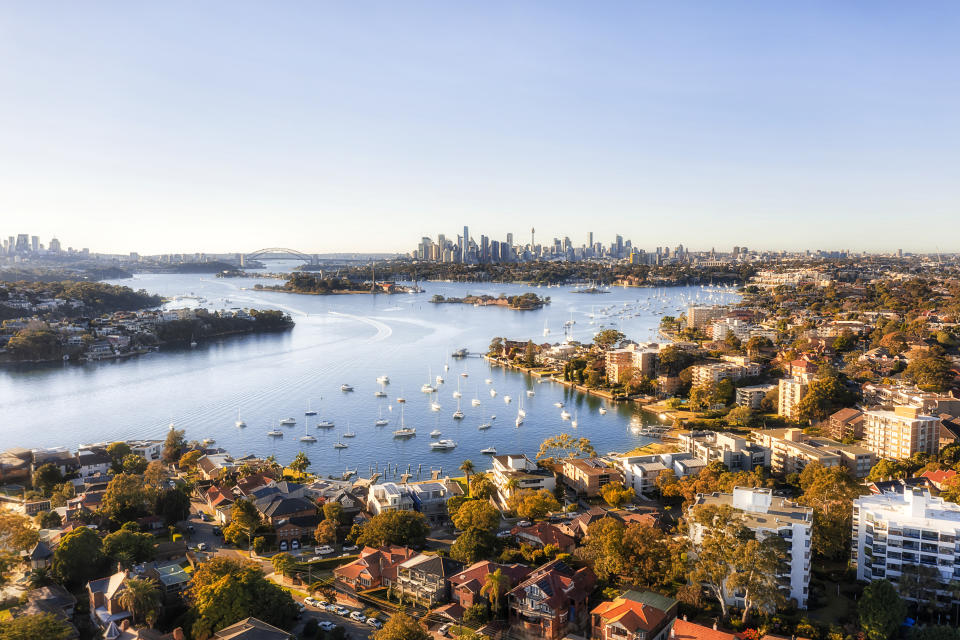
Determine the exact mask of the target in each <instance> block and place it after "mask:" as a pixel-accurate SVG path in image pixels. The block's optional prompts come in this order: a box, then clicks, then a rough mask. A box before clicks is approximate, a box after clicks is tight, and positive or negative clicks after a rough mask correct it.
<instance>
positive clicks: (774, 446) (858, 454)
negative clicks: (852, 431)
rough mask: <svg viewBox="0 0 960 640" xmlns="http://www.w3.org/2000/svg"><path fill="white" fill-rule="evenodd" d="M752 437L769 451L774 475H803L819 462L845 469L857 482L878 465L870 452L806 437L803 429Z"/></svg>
mask: <svg viewBox="0 0 960 640" xmlns="http://www.w3.org/2000/svg"><path fill="white" fill-rule="evenodd" d="M750 437H751V438H752V439H753V441H754V442H755V443H757V444H759V445H760V446H762V447H767V448H768V449H770V452H771V453H770V468H771V469H772V470H773V471H774V472H775V473H783V474H788V473H800V472H801V471H803V469H804V468H805V467H806V466H807V465H808V464H810V463H811V462H818V463H820V465H822V466H824V467H836V466H841V465H842V466H845V467H846V468H847V470H848V471H849V472H850V475H851V476H853V477H854V478H865V477H866V476H867V475H868V474H869V473H870V469H871V467H873V465H874V464H876V462H877V456H876V455H875V454H874V453H873V452H872V451H871V450H869V449H866V448H864V447H862V446H859V445H853V444H842V443H840V442H837V441H836V440H830V439H829V438H821V437H817V436H811V435H807V434H805V433H803V430H802V429H763V430H757V431H754V432H752V433H751V434H750Z"/></svg>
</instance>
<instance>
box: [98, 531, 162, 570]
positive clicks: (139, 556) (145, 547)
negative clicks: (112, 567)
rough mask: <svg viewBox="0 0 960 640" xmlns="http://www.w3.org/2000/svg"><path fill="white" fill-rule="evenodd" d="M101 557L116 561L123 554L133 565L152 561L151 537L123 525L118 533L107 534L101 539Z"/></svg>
mask: <svg viewBox="0 0 960 640" xmlns="http://www.w3.org/2000/svg"><path fill="white" fill-rule="evenodd" d="M102 551H103V555H104V556H106V557H107V558H113V559H114V560H116V559H117V558H118V557H119V556H120V554H125V555H126V557H128V558H129V559H130V560H131V561H133V562H135V563H139V562H146V561H147V560H152V559H153V554H154V547H153V536H152V535H150V534H149V533H139V532H137V531H132V530H130V529H128V528H127V527H126V525H124V526H123V527H121V528H120V529H119V530H118V531H114V532H113V533H110V534H107V535H106V536H105V537H104V538H103V545H102Z"/></svg>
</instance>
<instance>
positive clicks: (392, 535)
mask: <svg viewBox="0 0 960 640" xmlns="http://www.w3.org/2000/svg"><path fill="white" fill-rule="evenodd" d="M429 532H430V526H429V525H428V524H427V519H426V518H425V517H424V516H423V514H422V513H417V512H416V511H383V512H381V513H378V514H377V515H375V516H373V518H371V519H370V521H369V522H368V523H367V524H365V525H364V526H363V531H362V532H361V533H360V537H358V538H357V544H358V545H360V546H366V547H383V546H385V545H394V544H395V545H400V546H408V547H411V546H412V547H422V546H423V544H424V543H425V542H426V538H427V534H428V533H429Z"/></svg>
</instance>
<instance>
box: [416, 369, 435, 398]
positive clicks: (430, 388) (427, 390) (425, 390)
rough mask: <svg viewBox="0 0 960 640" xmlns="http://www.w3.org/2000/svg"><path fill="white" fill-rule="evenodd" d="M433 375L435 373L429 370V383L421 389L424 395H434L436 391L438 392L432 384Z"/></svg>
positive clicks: (425, 383) (424, 384)
mask: <svg viewBox="0 0 960 640" xmlns="http://www.w3.org/2000/svg"><path fill="white" fill-rule="evenodd" d="M432 375H433V373H432V372H431V371H430V369H427V381H426V382H424V383H423V386H421V387H420V391H422V392H423V393H433V392H434V391H436V389H435V388H434V386H433V385H432V384H430V377H431V376H432Z"/></svg>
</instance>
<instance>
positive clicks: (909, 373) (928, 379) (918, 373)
mask: <svg viewBox="0 0 960 640" xmlns="http://www.w3.org/2000/svg"><path fill="white" fill-rule="evenodd" d="M951 369H952V367H951V366H950V361H949V360H947V359H946V358H945V357H944V356H943V354H941V353H935V352H933V351H931V352H928V353H927V354H926V355H924V356H921V357H919V358H913V359H912V360H911V361H910V364H908V365H907V368H906V369H904V371H903V377H904V378H905V379H906V380H908V381H909V382H912V383H914V384H915V385H917V386H918V387H920V388H921V389H923V390H924V391H936V392H942V391H946V389H947V388H948V387H949V386H950V381H951V380H952V379H953V372H952V370H951Z"/></svg>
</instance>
